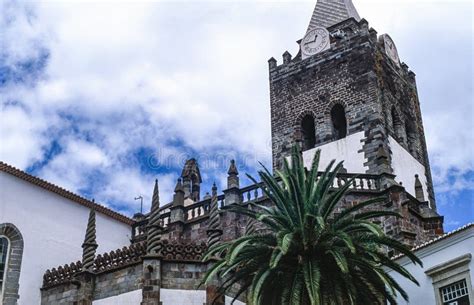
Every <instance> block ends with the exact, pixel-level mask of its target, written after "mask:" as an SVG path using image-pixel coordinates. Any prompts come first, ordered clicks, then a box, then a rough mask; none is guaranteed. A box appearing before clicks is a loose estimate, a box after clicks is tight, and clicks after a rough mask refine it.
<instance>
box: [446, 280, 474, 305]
mask: <svg viewBox="0 0 474 305" xmlns="http://www.w3.org/2000/svg"><path fill="white" fill-rule="evenodd" d="M440 293H441V297H442V300H443V305H469V292H468V289H467V285H466V280H462V281H459V282H456V283H453V284H450V285H448V286H445V287H441V289H440Z"/></svg>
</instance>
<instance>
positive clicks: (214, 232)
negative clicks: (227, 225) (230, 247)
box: [207, 183, 222, 248]
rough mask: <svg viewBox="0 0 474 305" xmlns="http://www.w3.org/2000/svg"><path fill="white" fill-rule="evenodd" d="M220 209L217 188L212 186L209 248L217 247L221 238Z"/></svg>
mask: <svg viewBox="0 0 474 305" xmlns="http://www.w3.org/2000/svg"><path fill="white" fill-rule="evenodd" d="M221 235H222V230H221V229H220V217H219V209H218V207H217V187H216V183H214V184H213V185H212V197H211V204H210V211H209V224H208V229H207V246H208V247H209V248H210V247H212V246H214V245H216V244H217V243H218V242H219V241H220V238H221Z"/></svg>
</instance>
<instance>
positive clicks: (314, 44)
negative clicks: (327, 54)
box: [300, 27, 330, 59]
mask: <svg viewBox="0 0 474 305" xmlns="http://www.w3.org/2000/svg"><path fill="white" fill-rule="evenodd" d="M329 46H330V43H329V32H328V30H326V29H325V28H323V27H316V28H314V29H312V30H310V31H308V32H307V33H306V35H305V36H304V38H303V39H302V40H301V43H300V47H301V56H302V58H303V59H305V58H307V57H309V56H312V55H314V54H317V53H319V52H322V51H324V50H327V49H329Z"/></svg>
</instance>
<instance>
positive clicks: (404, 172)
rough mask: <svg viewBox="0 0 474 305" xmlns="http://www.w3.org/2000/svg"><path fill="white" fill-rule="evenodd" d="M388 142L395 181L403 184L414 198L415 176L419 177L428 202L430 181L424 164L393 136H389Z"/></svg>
mask: <svg viewBox="0 0 474 305" xmlns="http://www.w3.org/2000/svg"><path fill="white" fill-rule="evenodd" d="M388 141H389V143H388V144H389V146H390V150H391V152H392V169H393V174H394V175H395V176H396V177H395V180H396V181H397V182H402V183H403V187H404V188H405V190H406V191H407V192H408V193H409V194H411V195H412V196H415V175H418V179H420V182H421V185H422V186H423V194H424V195H425V200H428V183H427V181H428V180H427V179H426V174H425V173H426V171H425V167H424V166H423V164H421V163H420V162H418V160H416V159H415V158H414V157H413V156H412V155H411V154H410V153H409V152H408V151H406V150H405V148H403V147H402V146H401V145H400V144H398V142H397V141H396V140H395V139H394V138H392V137H391V136H389V138H388Z"/></svg>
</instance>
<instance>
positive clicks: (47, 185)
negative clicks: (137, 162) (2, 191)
mask: <svg viewBox="0 0 474 305" xmlns="http://www.w3.org/2000/svg"><path fill="white" fill-rule="evenodd" d="M0 172H5V173H7V174H10V175H12V176H15V177H17V178H20V179H22V180H24V181H26V182H29V183H31V184H34V185H36V186H39V187H41V188H43V189H45V190H47V191H50V192H53V193H55V194H57V195H59V196H62V197H64V198H66V199H69V200H71V201H74V202H76V203H78V204H80V205H83V206H85V207H87V208H89V209H92V208H93V209H94V210H95V211H96V212H98V213H102V214H104V215H107V216H109V217H111V218H113V219H115V220H118V221H120V222H123V223H125V224H127V225H132V224H133V223H134V221H133V220H132V219H131V218H128V217H127V216H125V215H122V214H120V213H117V212H115V211H113V210H111V209H109V208H106V207H104V206H103V205H100V204H97V203H95V202H93V201H90V200H88V199H86V198H84V197H81V196H79V195H77V194H74V193H73V192H71V191H68V190H66V189H64V188H62V187H60V186H57V185H55V184H53V183H51V182H48V181H46V180H43V179H41V178H38V177H35V176H33V175H30V174H28V173H26V172H24V171H22V170H19V169H17V168H15V167H13V166H11V165H9V164H7V163H4V162H2V161H0Z"/></svg>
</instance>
